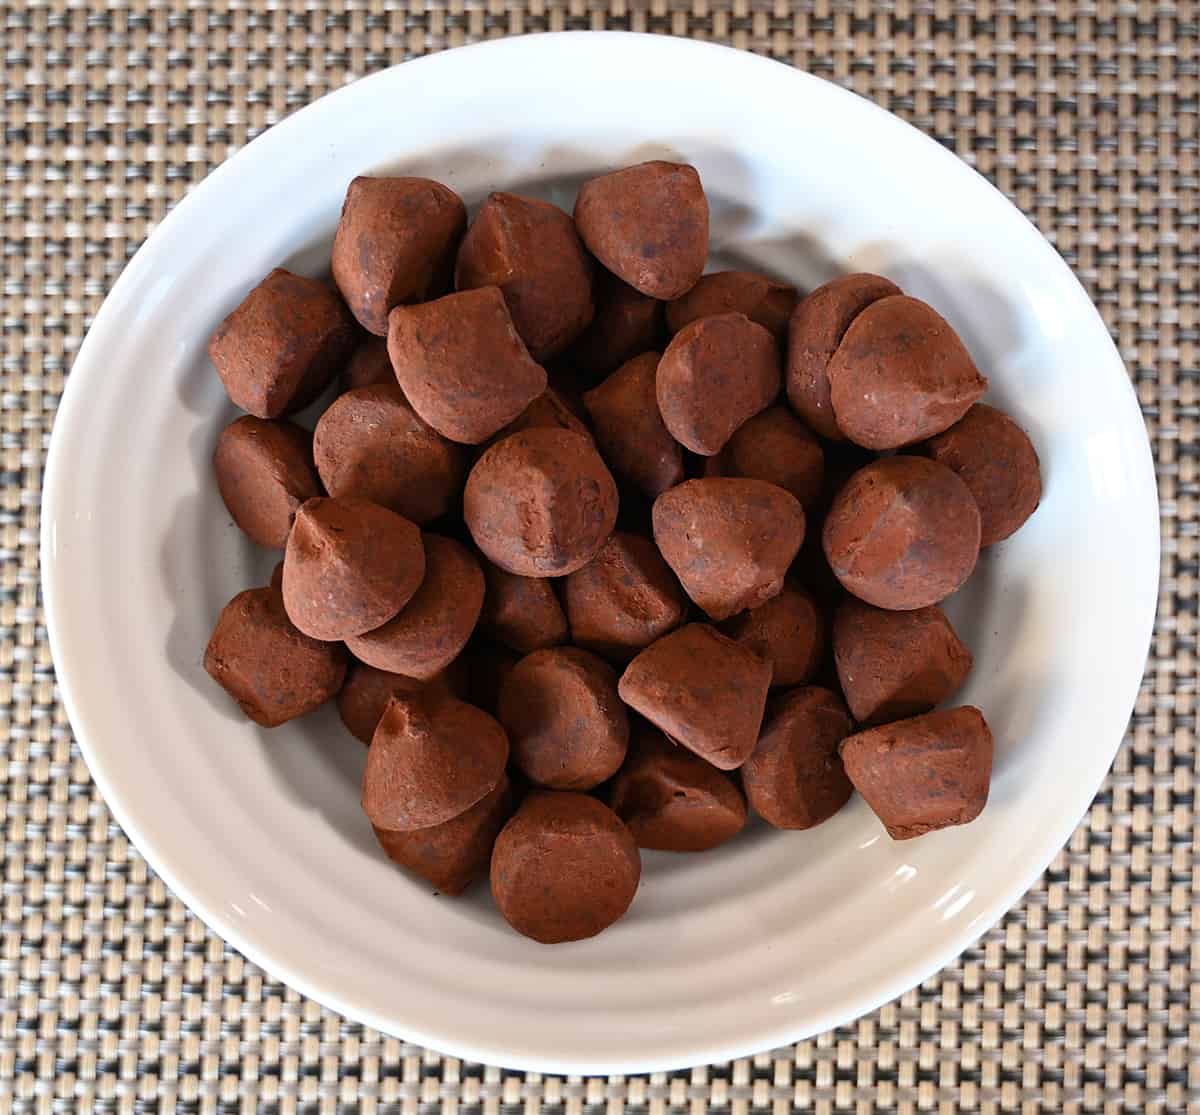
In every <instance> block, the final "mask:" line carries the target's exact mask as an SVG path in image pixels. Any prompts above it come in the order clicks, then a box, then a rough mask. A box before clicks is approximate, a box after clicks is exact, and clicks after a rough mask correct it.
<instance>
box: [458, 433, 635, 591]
mask: <svg viewBox="0 0 1200 1115" xmlns="http://www.w3.org/2000/svg"><path fill="white" fill-rule="evenodd" d="M463 516H464V518H465V519H466V522H467V526H468V528H469V529H470V531H471V537H472V538H474V540H475V544H476V545H477V546H478V547H479V548H480V549H481V550H482V551H483V552H484V555H485V556H486V557H487V558H488V559H489V560H490V561H493V562H494V563H495V564H496V565H498V566H500V568H501V569H505V570H507V571H508V572H509V573H515V574H517V576H519V577H560V576H564V575H565V574H567V573H571V572H574V571H575V570H576V569H579V568H580V567H581V566H583V565H586V564H587V563H588V562H589V561H591V560H592V558H593V557H595V555H596V554H597V552H598V551H599V549H600V547H601V546H603V545H604V543H605V542H606V541H607V539H608V536H609V535H610V534H611V533H612V529H613V525H614V524H615V523H616V520H617V486H616V484H615V482H614V481H613V478H612V474H611V473H610V472H609V471H608V469H607V468H606V467H605V465H604V461H603V460H601V458H600V454H599V453H597V452H596V448H595V446H594V445H593V444H592V443H591V441H590V440H589V439H587V438H585V437H583V436H582V435H580V434H575V433H572V432H571V431H570V430H554V429H545V428H542V429H530V430H523V431H521V432H520V433H517V434H513V435H512V436H511V437H507V438H505V439H504V440H503V441H499V442H497V443H496V444H495V445H493V446H492V447H491V448H490V449H488V450H487V452H485V453H484V454H483V456H482V457H480V458H479V460H478V461H477V462H476V463H475V467H474V468H473V469H472V470H471V474H470V476H468V477H467V487H466V491H465V492H464V493H463Z"/></svg>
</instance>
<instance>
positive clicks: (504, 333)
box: [388, 286, 546, 445]
mask: <svg viewBox="0 0 1200 1115" xmlns="http://www.w3.org/2000/svg"><path fill="white" fill-rule="evenodd" d="M389 320H390V325H389V327H388V353H389V355H390V356H391V358H392V366H393V367H394V368H395V369H396V379H397V381H398V382H399V384H400V386H401V388H403V390H404V394H405V395H406V396H407V397H408V401H409V403H411V404H412V408H413V410H415V411H416V412H417V413H418V414H419V415H420V416H421V417H422V418H423V419H425V421H426V422H428V423H429V425H431V426H432V427H433V428H434V429H435V430H437V431H438V433H440V434H442V435H443V436H444V437H448V438H449V439H450V440H451V441H459V442H465V443H467V444H468V445H478V444H479V443H480V442H483V441H487V439H488V438H489V437H491V436H492V434H494V433H495V432H496V431H497V430H499V429H502V428H503V427H505V426H507V425H508V424H509V423H510V422H511V421H512V420H513V419H514V418H516V417H517V415H519V414H520V413H521V411H523V410H524V409H525V408H526V407H527V406H528V405H529V404H530V403H531V402H533V400H534V399H536V398H537V397H538V396H539V395H540V394H541V393H542V392H543V391H545V390H546V370H545V369H544V368H543V367H542V366H541V365H540V364H536V363H534V361H533V359H532V358H531V357H530V355H529V353H528V352H527V351H526V349H525V345H524V344H523V343H522V342H521V338H520V337H519V336H517V332H516V330H515V329H514V328H513V324H512V319H511V318H510V317H509V314H508V307H507V306H506V305H505V304H504V297H503V295H501V293H500V290H499V288H498V287H494V286H486V287H480V288H479V289H478V290H466V291H463V292H462V293H460V294H449V295H447V296H446V297H445V298H439V299H437V301H435V302H426V303H424V304H423V305H420V306H397V307H396V308H395V309H394V310H393V311H392V315H391V318H390V319H389Z"/></svg>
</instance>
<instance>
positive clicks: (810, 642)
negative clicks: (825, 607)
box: [721, 580, 825, 686]
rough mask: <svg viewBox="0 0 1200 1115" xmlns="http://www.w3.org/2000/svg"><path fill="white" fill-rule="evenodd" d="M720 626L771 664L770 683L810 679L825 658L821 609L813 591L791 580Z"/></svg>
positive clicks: (794, 683) (786, 682)
mask: <svg viewBox="0 0 1200 1115" xmlns="http://www.w3.org/2000/svg"><path fill="white" fill-rule="evenodd" d="M721 630H722V631H724V632H725V634H726V635H728V636H729V637H730V638H731V639H736V640H737V641H738V642H739V643H743V644H745V645H746V646H747V647H749V648H750V649H751V650H752V651H754V653H755V654H757V655H758V656H759V657H760V658H763V659H765V660H766V661H767V662H769V663H770V664H771V671H772V672H771V685H772V686H793V685H802V684H804V682H806V681H811V680H812V679H813V677H814V676H815V675H816V673H817V671H818V670H819V669H820V668H821V663H822V661H823V659H824V655H825V621H824V619H823V618H822V616H821V610H820V609H819V608H818V607H817V602H816V600H815V599H814V598H813V595H812V593H810V592H808V591H807V590H806V589H803V588H801V587H800V586H799V585H798V584H796V583H795V582H794V581H790V580H789V581H788V582H786V583H785V584H784V586H783V589H782V590H781V591H780V593H779V595H778V596H774V597H772V598H771V599H770V600H768V601H767V602H766V603H765V604H760V605H759V606H758V607H757V608H752V609H751V610H750V611H748V612H743V613H742V614H741V615H738V616H734V617H733V619H730V620H726V622H725V623H724V624H722V627H721Z"/></svg>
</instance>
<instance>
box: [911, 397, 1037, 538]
mask: <svg viewBox="0 0 1200 1115" xmlns="http://www.w3.org/2000/svg"><path fill="white" fill-rule="evenodd" d="M921 451H922V452H923V453H925V454H926V455H927V456H929V457H931V458H933V460H935V461H937V462H938V463H939V464H943V465H945V466H946V467H947V468H948V469H950V470H952V471H953V472H955V473H957V474H958V475H959V477H961V478H962V481H963V483H965V484H966V486H967V487H968V488H970V489H971V495H973V496H974V497H975V502H976V503H977V504H978V505H979V518H980V537H979V544H980V545H981V546H991V545H994V544H995V543H997V542H1000V541H1003V540H1004V539H1005V538H1007V537H1009V535H1011V534H1013V533H1014V532H1015V531H1016V530H1017V529H1018V528H1019V527H1020V526H1021V525H1022V524H1023V523H1024V522H1025V520H1026V519H1028V518H1029V516H1030V515H1032V514H1033V513H1034V512H1035V511H1036V510H1037V507H1038V504H1039V503H1040V502H1041V499H1042V471H1041V466H1040V464H1039V463H1038V455H1037V450H1036V449H1034V447H1033V442H1031V441H1030V440H1029V435H1028V434H1026V433H1025V431H1024V430H1022V429H1021V427H1020V426H1018V425H1017V424H1016V422H1014V421H1013V420H1012V419H1011V418H1010V417H1009V416H1008V415H1007V414H1005V413H1004V411H1002V410H997V409H996V408H995V407H990V406H987V405H986V404H984V403H976V404H975V405H974V406H973V407H971V409H970V410H968V411H967V413H966V414H965V415H963V417H962V418H961V419H960V420H959V421H958V422H956V423H955V424H954V425H953V426H951V427H950V429H948V430H946V431H945V433H941V434H938V435H937V436H936V437H934V438H931V439H930V440H929V441H928V442H926V443H925V445H924V446H923V447H922V450H921Z"/></svg>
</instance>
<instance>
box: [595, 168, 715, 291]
mask: <svg viewBox="0 0 1200 1115" xmlns="http://www.w3.org/2000/svg"><path fill="white" fill-rule="evenodd" d="M575 224H576V226H577V227H578V229H579V235H580V236H582V237H583V242H584V243H585V244H586V245H587V246H588V249H589V250H590V251H591V253H592V255H594V256H595V257H596V258H597V259H598V260H599V261H600V262H601V263H602V264H604V266H605V267H607V268H608V269H609V270H610V271H611V272H612V273H613V274H614V275H616V276H617V277H618V278H620V279H622V280H624V281H625V282H627V283H628V284H629V285H630V286H631V287H633V288H634V289H635V290H639V291H641V292H642V294H648V295H649V296H650V297H651V298H662V299H671V298H678V297H679V296H680V295H681V294H685V293H687V291H689V290H691V289H692V287H694V286H695V285H696V281H697V280H698V279H699V278H700V276H701V274H702V273H703V271H704V263H705V260H706V259H707V258H708V199H707V198H705V196H704V190H703V189H702V188H701V186H700V175H699V174H697V173H696V169H695V167H690V166H684V165H682V164H680V163H666V162H649V163H640V164H638V165H637V166H631V167H626V168H625V169H624V170H616V171H613V172H612V173H611V174H605V175H602V176H601V177H599V178H593V179H592V180H591V181H590V182H585V183H584V184H583V186H582V187H580V190H579V196H578V198H577V199H576V201H575Z"/></svg>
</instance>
